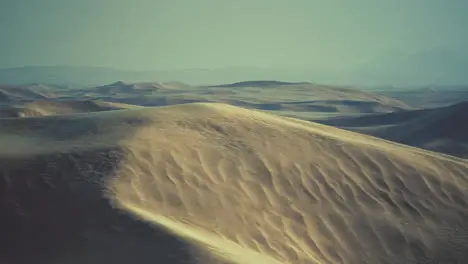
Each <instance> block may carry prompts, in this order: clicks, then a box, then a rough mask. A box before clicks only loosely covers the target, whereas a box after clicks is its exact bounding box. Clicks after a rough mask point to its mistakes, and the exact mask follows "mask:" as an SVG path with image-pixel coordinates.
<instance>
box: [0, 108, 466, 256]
mask: <svg viewBox="0 0 468 264" xmlns="http://www.w3.org/2000/svg"><path fill="white" fill-rule="evenodd" d="M0 126H1V127H2V131H1V133H2V135H1V137H0V145H1V146H2V148H0V163H1V166H0V168H1V169H2V171H1V177H0V187H1V188H0V190H1V192H2V193H1V195H2V197H3V199H2V200H1V203H0V207H1V208H0V209H1V210H2V214H3V216H2V218H0V221H1V223H0V233H2V235H3V238H4V239H3V240H2V241H3V242H2V243H3V244H2V247H0V248H1V249H2V251H1V252H0V260H1V259H2V258H3V259H5V261H6V262H7V263H8V261H10V262H13V263H31V262H32V260H34V262H35V263H63V262H66V263H110V262H113V263H155V261H156V262H158V263H221V262H223V261H226V262H225V263H249V264H250V263H253V264H259V263H260V264H261V263H268V264H270V263H271V264H276V263H304V264H305V263H307V264H309V263H311V264H312V263H319V264H322V263H359V264H360V263H383V264H386V263H392V264H393V263H395V264H396V263H399V264H400V263H403V264H404V263H411V264H414V263H431V264H432V263H434V264H435V263H464V261H465V260H466V259H467V258H468V255H467V254H468V253H467V252H468V211H467V206H468V162H466V161H465V160H463V159H457V158H455V157H451V156H446V155H441V154H437V153H433V152H427V151H424V150H421V149H417V148H412V147H408V146H404V145H399V144H396V143H392V142H389V141H384V140H380V139H377V138H373V137H368V136H365V135H361V134H357V133H353V132H349V131H345V130H340V129H337V128H333V127H328V126H324V125H320V124H315V123H310V122H306V121H300V120H297V119H291V118H285V117H278V116H275V115H271V114H266V113H262V112H258V111H252V110H247V109H242V108H239V107H235V106H228V105H224V104H185V105H178V106H171V107H160V108H142V109H133V110H118V111H106V112H97V113H88V114H75V115H62V116H49V117H40V118H28V119H0ZM127 214H129V215H133V216H134V217H136V218H140V219H142V220H144V221H146V222H148V223H149V224H152V225H154V226H156V227H159V228H163V229H165V230H168V232H169V233H165V232H163V231H162V230H163V229H156V230H154V231H153V230H151V229H150V228H149V227H148V226H149V225H148V226H146V225H144V224H142V223H139V222H137V221H135V220H132V218H129V217H128V216H127ZM176 237H180V238H179V239H176ZM184 252H185V253H184ZM187 252H189V253H187ZM203 252H212V253H213V254H212V255H213V256H210V255H209V254H205V253H203ZM170 256H172V259H171V257H170ZM132 258H133V261H132V260H131V259H132Z"/></svg>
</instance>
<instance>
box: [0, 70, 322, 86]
mask: <svg viewBox="0 0 468 264" xmlns="http://www.w3.org/2000/svg"><path fill="white" fill-rule="evenodd" d="M312 79H313V78H311V76H310V74H309V73H308V72H307V71H298V70H285V69H262V68H255V67H232V68H222V69H214V70H209V69H186V70H167V71H125V70H118V69H111V68H102V67H72V66H28V67H20V68H8V69H0V84H29V83H44V84H66V85H78V86H100V85H105V84H109V83H113V82H116V81H117V80H121V81H124V82H130V83H133V82H152V81H156V80H157V81H160V82H174V81H178V82H184V83H189V84H193V85H213V84H218V83H235V82H241V81H245V80H285V81H289V82H297V81H306V80H312Z"/></svg>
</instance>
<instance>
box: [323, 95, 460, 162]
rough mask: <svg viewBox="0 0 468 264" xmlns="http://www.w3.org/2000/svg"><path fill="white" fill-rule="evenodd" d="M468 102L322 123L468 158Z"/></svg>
mask: <svg viewBox="0 0 468 264" xmlns="http://www.w3.org/2000/svg"><path fill="white" fill-rule="evenodd" d="M467 113H468V102H462V103H458V104H455V105H451V106H448V107H440V108H433V109H424V110H413V111H405V112H396V113H388V114H378V115H370V116H363V117H341V118H335V119H329V120H321V121H320V122H321V123H323V124H327V125H333V126H337V127H340V128H344V129H348V130H353V131H357V132H361V133H366V134H370V135H373V136H377V137H381V138H384V139H388V140H391V141H396V142H400V143H403V144H408V145H411V146H417V147H420V148H424V149H428V150H432V151H437V152H442V153H446V154H450V155H455V156H459V157H464V158H467V157H468V123H467V122H466V120H467V118H466V117H467Z"/></svg>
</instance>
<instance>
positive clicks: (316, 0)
mask: <svg viewBox="0 0 468 264" xmlns="http://www.w3.org/2000/svg"><path fill="white" fill-rule="evenodd" d="M467 13H468V1H466V0H335V1H330V0H287V1H286V0H0V68H6V67H19V66H29V65H34V66H37V65H72V66H100V67H101V66H102V67H113V68H118V69H126V70H161V69H163V70H167V69H186V68H188V69H190V68H208V69H215V68H224V67H267V68H308V69H325V70H341V69H346V68H349V67H353V65H356V64H359V63H361V62H364V61H367V60H369V59H372V58H375V57H378V56H385V54H392V52H395V51H397V52H418V51H424V50H430V49H433V48H447V49H453V50H457V51H459V52H464V53H467V51H468V30H467V26H466V25H468V16H467V15H466V14H467Z"/></svg>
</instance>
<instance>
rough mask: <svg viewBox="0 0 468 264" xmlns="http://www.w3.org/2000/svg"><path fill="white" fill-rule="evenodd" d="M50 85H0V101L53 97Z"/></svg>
mask: <svg viewBox="0 0 468 264" xmlns="http://www.w3.org/2000/svg"><path fill="white" fill-rule="evenodd" d="M55 96H56V95H55V93H54V91H53V88H52V87H48V86H45V85H41V84H31V85H21V86H19V85H18V86H17V85H0V102H2V101H11V100H34V99H46V98H53V97H55Z"/></svg>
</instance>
